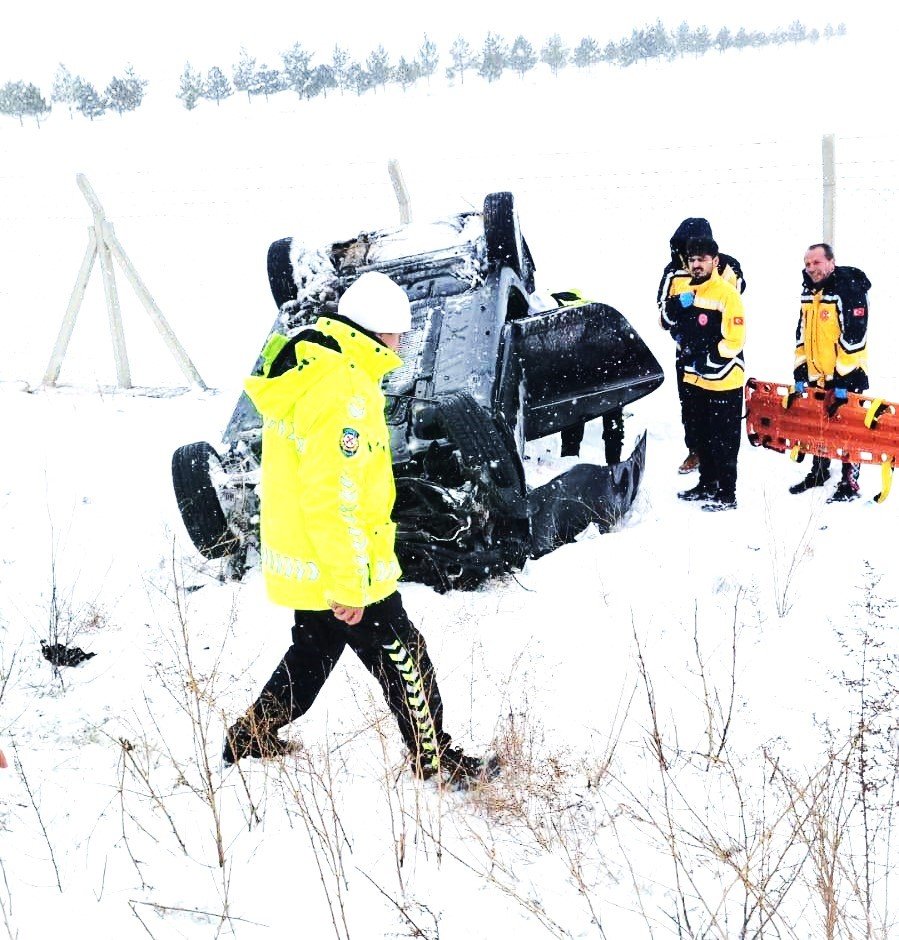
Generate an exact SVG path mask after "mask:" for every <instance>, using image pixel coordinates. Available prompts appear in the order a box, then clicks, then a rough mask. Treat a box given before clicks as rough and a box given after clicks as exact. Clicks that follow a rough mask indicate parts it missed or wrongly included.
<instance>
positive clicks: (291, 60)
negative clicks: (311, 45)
mask: <svg viewBox="0 0 899 940" xmlns="http://www.w3.org/2000/svg"><path fill="white" fill-rule="evenodd" d="M311 58H312V57H311V56H310V54H309V53H308V52H306V50H305V49H304V48H303V47H302V46H301V45H300V44H299V43H298V42H295V43H294V44H293V45H292V46H291V47H290V49H288V50H287V52H282V53H281V61H282V62H283V63H284V72H283V75H284V83H285V84H286V85H287V87H288V88H291V89H293V90H294V91H295V92H296V93H297V97H299V98H305V97H307V95H308V89H307V87H306V86H307V85H308V84H309V78H310V75H311V69H310V68H309V63H310V61H311Z"/></svg>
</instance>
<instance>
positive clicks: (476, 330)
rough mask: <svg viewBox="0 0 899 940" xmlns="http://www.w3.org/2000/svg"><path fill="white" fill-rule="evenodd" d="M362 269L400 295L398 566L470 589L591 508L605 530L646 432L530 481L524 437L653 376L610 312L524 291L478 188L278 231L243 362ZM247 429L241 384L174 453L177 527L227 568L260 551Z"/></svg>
mask: <svg viewBox="0 0 899 940" xmlns="http://www.w3.org/2000/svg"><path fill="white" fill-rule="evenodd" d="M365 271H380V272H382V273H384V274H386V275H388V276H389V277H391V278H392V279H393V280H394V281H396V282H397V283H398V284H400V285H401V286H402V287H403V288H404V289H405V291H406V293H407V295H408V297H409V299H410V301H411V306H412V328H411V330H410V331H409V332H408V333H406V334H404V336H403V339H402V344H401V346H400V350H399V352H400V356H401V357H402V359H403V366H402V367H400V368H398V369H396V370H395V371H393V372H391V373H390V374H389V375H388V376H387V377H386V379H385V385H384V391H385V395H386V399H387V409H386V418H387V423H388V427H389V429H390V434H391V451H392V456H393V469H394V476H395V480H396V491H397V498H396V504H395V508H394V521H395V523H396V525H397V543H396V552H397V556H398V558H399V560H400V564H401V565H402V567H403V572H404V574H403V576H404V578H405V579H406V580H411V581H420V582H423V583H425V584H428V585H432V586H433V587H435V588H436V589H438V590H441V591H445V590H450V589H452V588H460V589H469V588H473V587H476V586H477V585H479V584H480V583H482V582H483V581H484V580H486V579H488V578H490V577H492V576H494V575H497V574H500V573H503V572H508V571H513V570H515V569H518V568H520V567H521V566H522V565H523V564H524V562H525V561H526V560H527V559H528V558H536V557H539V556H540V555H544V554H546V553H547V552H550V551H552V550H553V549H555V548H557V547H559V546H560V545H562V544H565V543H567V542H570V541H572V540H573V539H574V538H575V536H576V535H577V534H578V533H580V532H581V531H583V529H584V528H585V527H586V526H587V525H588V524H589V523H591V522H593V523H595V524H596V526H597V527H598V528H599V529H600V530H601V531H607V530H608V529H609V528H610V527H611V526H612V525H613V524H614V523H615V522H616V521H617V520H618V519H619V518H620V517H621V516H622V515H623V514H624V513H626V512H627V510H628V509H629V507H630V505H631V503H632V502H633V499H634V496H635V494H636V492H637V488H638V486H639V483H640V478H641V475H642V471H643V465H644V460H645V448H646V436H645V434H643V435H642V436H641V437H640V438H639V440H638V441H637V444H636V446H635V447H634V450H633V453H632V454H631V455H630V456H629V457H628V458H627V459H626V460H624V461H618V462H616V463H613V464H611V465H608V466H606V465H596V464H587V463H582V464H578V465H576V466H574V467H572V468H571V469H570V470H568V471H567V472H565V473H562V474H561V475H559V476H558V477H556V478H555V479H553V480H551V481H550V482H548V483H545V484H543V485H542V486H538V487H534V488H531V487H529V486H528V484H527V482H526V480H525V473H524V463H523V460H524V448H525V443H526V442H527V441H531V440H534V439H537V438H541V437H544V436H546V435H550V434H554V433H556V432H558V431H561V430H563V429H566V428H569V427H571V426H572V425H575V424H577V423H578V422H582V421H584V420H589V419H592V418H598V417H601V416H608V415H613V414H615V415H619V416H620V414H621V409H622V407H623V406H624V405H626V404H628V403H629V402H633V401H635V400H636V399H639V398H641V397H643V396H644V395H647V394H648V393H649V392H651V391H652V390H653V389H655V388H657V387H658V386H659V385H660V384H661V382H662V378H663V375H662V369H661V367H660V365H659V363H658V362H657V361H656V359H655V358H654V356H653V355H652V353H651V352H650V351H649V349H648V348H647V346H646V345H645V343H644V342H643V341H642V340H641V338H640V337H639V336H638V335H637V333H636V331H635V330H634V329H633V327H632V326H631V325H630V324H629V323H628V322H627V320H626V319H625V318H624V317H623V316H622V315H621V314H620V313H619V312H618V311H617V310H614V309H613V308H612V307H609V306H607V305H605V304H602V303H590V302H585V301H583V300H581V299H579V298H578V297H577V296H576V295H572V294H566V293H564V292H563V293H559V294H550V295H545V296H544V295H542V294H541V293H539V292H537V290H536V286H535V266H534V261H533V258H532V256H531V253H530V251H529V249H528V246H527V243H526V242H525V240H524V238H523V237H522V235H521V231H520V228H519V224H518V217H517V213H516V211H515V204H514V198H513V196H512V194H511V193H507V192H498V193H490V194H489V195H488V196H487V197H486V198H485V200H484V206H483V211H482V212H462V213H459V214H458V215H455V216H452V217H451V218H448V219H443V220H440V221H439V222H435V223H433V224H429V225H421V224H407V225H404V226H401V227H399V228H396V229H390V230H383V231H376V232H366V233H362V234H360V235H357V236H356V237H354V238H352V239H350V240H349V241H346V242H338V243H332V244H330V245H327V246H325V247H324V248H317V249H309V248H306V247H304V246H303V245H301V244H298V243H297V242H296V241H295V240H294V239H292V238H283V239H280V240H278V241H276V242H274V243H273V244H272V245H271V247H270V248H269V252H268V276H269V283H270V285H271V289H272V294H273V296H274V299H275V303H276V304H277V306H278V314H277V317H276V319H275V322H274V325H273V327H272V329H271V331H270V333H269V336H268V337H267V338H266V341H265V343H263V347H262V351H261V352H260V355H259V358H258V360H257V362H256V365H255V367H254V371H255V372H256V374H260V373H261V371H262V369H263V368H264V366H265V362H266V356H267V355H269V353H267V350H270V349H271V348H272V346H271V344H270V341H271V339H272V337H273V336H275V334H280V335H287V336H292V335H294V334H296V333H297V332H298V331H300V330H301V329H302V328H305V327H307V326H309V325H310V324H312V323H314V322H315V320H316V319H317V318H318V317H319V316H320V315H323V314H325V315H327V314H333V313H334V312H336V308H337V299H338V298H339V297H340V295H341V294H342V293H343V291H344V290H346V288H347V287H348V286H349V284H351V283H352V282H353V280H355V278H357V277H358V276H359V275H360V274H362V273H363V272H365ZM261 425H262V420H261V417H260V415H259V413H258V412H257V411H256V409H255V407H254V406H253V404H252V403H251V402H250V400H249V399H248V398H247V396H246V395H245V394H244V395H241V397H240V399H239V401H238V402H237V406H236V408H235V409H234V413H233V415H232V417H231V420H230V421H229V422H228V425H227V427H226V428H225V432H224V434H223V437H222V442H221V446H220V447H218V448H216V447H213V446H212V445H210V444H209V443H206V442H198V443H194V444H187V445H184V446H182V447H179V448H178V449H177V450H176V451H175V453H174V455H173V457H172V479H173V484H174V489H175V495H176V498H177V502H178V508H179V510H180V513H181V517H182V519H183V521H184V525H185V528H186V529H187V532H188V534H189V535H190V537H191V539H192V541H193V543H194V545H195V546H196V548H197V549H198V550H199V552H200V553H201V554H202V555H203V556H204V557H206V558H209V559H224V560H225V563H226V564H225V570H226V572H227V573H228V575H229V576H231V577H237V578H239V577H240V576H241V575H242V574H243V572H244V571H245V569H246V567H247V565H249V564H252V563H253V561H254V560H255V559H256V558H257V557H258V551H257V550H258V521H259V519H258V516H259V502H258V496H257V493H256V485H257V483H258V481H259V467H260V461H261V459H262V454H261V440H262V427H261ZM310 498H313V499H314V498H315V496H314V494H310Z"/></svg>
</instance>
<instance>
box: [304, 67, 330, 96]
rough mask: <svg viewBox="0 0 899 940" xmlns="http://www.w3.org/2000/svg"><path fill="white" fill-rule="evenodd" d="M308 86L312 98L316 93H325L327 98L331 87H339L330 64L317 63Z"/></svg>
mask: <svg viewBox="0 0 899 940" xmlns="http://www.w3.org/2000/svg"><path fill="white" fill-rule="evenodd" d="M307 87H308V95H309V97H310V98H313V97H315V95H324V96H325V97H326V98H327V97H328V91H329V89H331V88H336V87H337V79H336V78H335V77H334V69H333V68H332V67H331V66H330V65H316V67H315V68H314V69H313V70H312V72H311V74H310V76H309V84H308V86H307Z"/></svg>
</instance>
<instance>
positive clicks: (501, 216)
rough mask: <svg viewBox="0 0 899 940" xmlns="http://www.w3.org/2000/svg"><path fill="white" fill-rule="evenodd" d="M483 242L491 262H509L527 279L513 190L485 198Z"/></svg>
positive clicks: (515, 270) (503, 263) (514, 269)
mask: <svg viewBox="0 0 899 940" xmlns="http://www.w3.org/2000/svg"><path fill="white" fill-rule="evenodd" d="M484 241H485V242H486V244H487V261H488V262H490V264H502V265H506V267H509V268H512V270H513V271H514V272H515V273H516V274H517V275H518V276H519V277H520V278H522V280H524V273H523V271H524V264H523V261H524V257H525V253H524V243H523V241H522V238H521V229H520V228H519V226H518V213H517V212H516V211H515V197H514V196H513V195H512V193H488V194H487V195H486V196H485V197H484Z"/></svg>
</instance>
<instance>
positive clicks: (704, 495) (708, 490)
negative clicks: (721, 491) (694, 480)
mask: <svg viewBox="0 0 899 940" xmlns="http://www.w3.org/2000/svg"><path fill="white" fill-rule="evenodd" d="M717 491H718V487H716V486H710V485H708V484H702V483H700V484H699V485H698V486H694V487H693V489H690V490H681V491H680V492H679V493H678V494H677V498H678V499H685V500H687V501H688V502H693V501H695V500H703V501H705V500H708V499H711V498H712V497H713V496H714V495H715V494H716V493H717Z"/></svg>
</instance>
